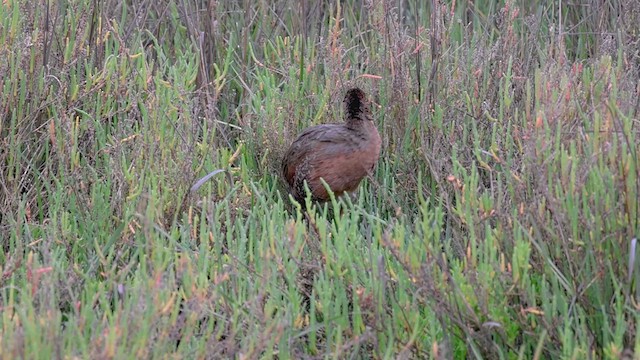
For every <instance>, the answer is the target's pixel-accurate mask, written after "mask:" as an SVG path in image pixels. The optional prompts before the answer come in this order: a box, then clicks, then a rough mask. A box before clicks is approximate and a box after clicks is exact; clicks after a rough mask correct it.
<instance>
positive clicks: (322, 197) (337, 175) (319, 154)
mask: <svg viewBox="0 0 640 360" xmlns="http://www.w3.org/2000/svg"><path fill="white" fill-rule="evenodd" d="M343 105H344V123H340V124H321V125H316V126H312V127H309V128H306V129H305V130H303V131H302V132H301V133H300V134H299V135H298V137H297V138H296V139H295V140H294V141H293V142H292V143H291V146H290V147H289V149H288V150H287V152H286V154H285V155H284V157H283V159H282V175H283V178H284V180H285V181H286V183H287V187H288V192H289V193H290V194H291V195H292V196H293V198H294V199H295V200H296V201H298V202H299V203H303V202H304V199H305V197H306V192H305V187H304V184H305V182H306V184H307V186H308V187H309V190H310V192H311V200H312V201H315V202H320V203H322V202H326V201H328V200H329V199H330V195H329V192H327V189H326V188H325V186H324V185H323V184H322V181H321V180H320V179H323V180H324V181H325V182H326V183H327V185H328V186H329V188H330V189H331V191H332V192H333V193H334V194H335V196H336V197H339V196H341V195H342V194H343V193H345V192H352V191H354V190H356V189H357V188H358V185H360V182H361V181H362V179H363V178H364V177H365V176H367V175H369V174H371V173H372V172H373V170H374V168H375V166H376V164H377V162H378V159H379V158H380V146H381V143H382V142H381V139H380V133H378V129H377V128H376V125H375V124H374V122H373V116H372V115H371V108H370V105H369V101H368V100H367V96H366V94H365V92H364V91H362V90H361V89H360V88H357V87H356V88H352V89H349V90H347V92H346V94H345V96H344V104H343Z"/></svg>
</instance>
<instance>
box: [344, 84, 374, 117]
mask: <svg viewBox="0 0 640 360" xmlns="http://www.w3.org/2000/svg"><path fill="white" fill-rule="evenodd" d="M368 110H369V108H368V105H367V95H366V94H365V93H364V91H362V90H360V89H359V88H353V89H349V90H348V91H347V94H346V95H345V96H344V111H345V115H346V117H347V119H352V118H359V117H360V115H362V113H364V112H366V111H368Z"/></svg>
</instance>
